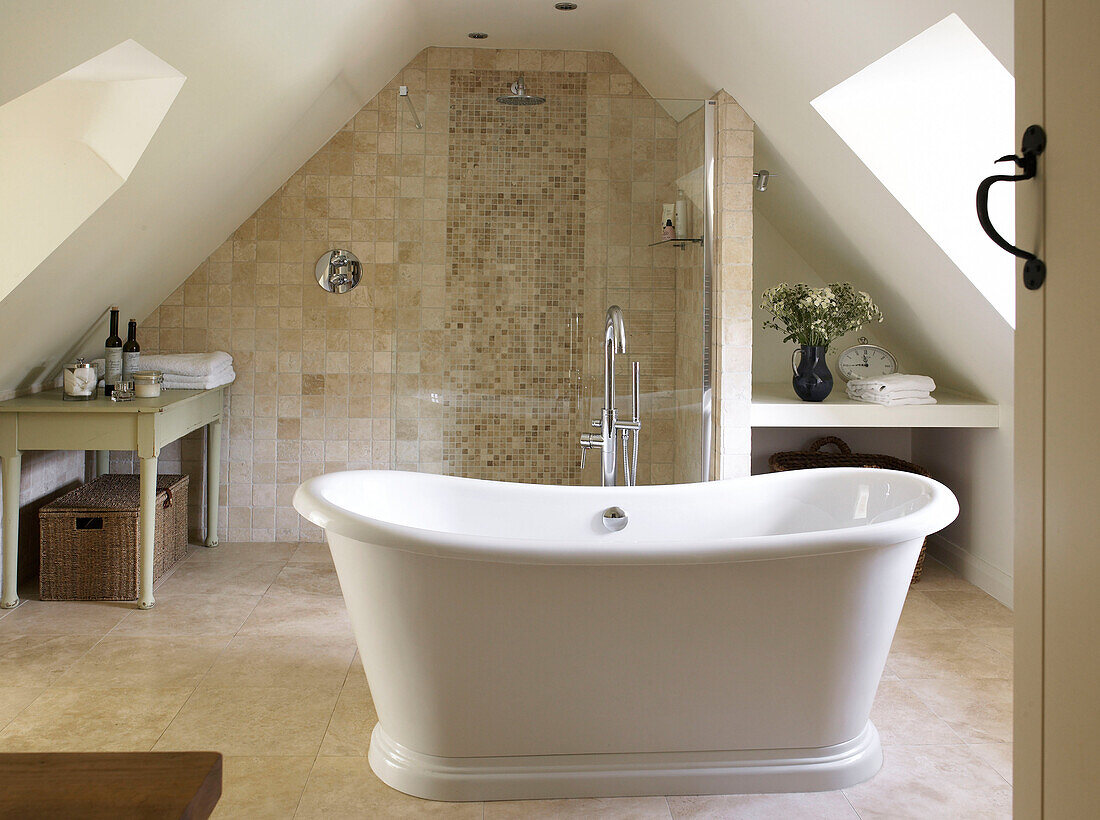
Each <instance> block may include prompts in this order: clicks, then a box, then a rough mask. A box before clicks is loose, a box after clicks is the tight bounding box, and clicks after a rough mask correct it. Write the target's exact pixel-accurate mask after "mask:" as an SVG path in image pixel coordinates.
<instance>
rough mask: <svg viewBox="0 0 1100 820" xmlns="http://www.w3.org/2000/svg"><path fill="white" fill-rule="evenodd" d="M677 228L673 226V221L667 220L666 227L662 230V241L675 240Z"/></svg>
mask: <svg viewBox="0 0 1100 820" xmlns="http://www.w3.org/2000/svg"><path fill="white" fill-rule="evenodd" d="M675 238H676V228H675V227H674V226H673V224H672V220H671V219H666V220H665V226H664V227H663V228H661V239H675Z"/></svg>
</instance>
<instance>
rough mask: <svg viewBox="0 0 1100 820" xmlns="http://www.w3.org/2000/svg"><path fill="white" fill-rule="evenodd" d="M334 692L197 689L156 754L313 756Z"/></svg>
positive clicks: (248, 688) (157, 747) (329, 714)
mask: <svg viewBox="0 0 1100 820" xmlns="http://www.w3.org/2000/svg"><path fill="white" fill-rule="evenodd" d="M336 696H337V692H335V691H332V692H331V693H329V692H320V691H314V692H302V691H301V690H298V689H276V688H259V687H254V686H236V687H220V686H219V687H212V686H205V685H200V686H199V688H198V689H196V690H195V691H194V693H193V694H192V696H191V697H190V698H189V699H188V701H187V703H186V704H184V706H183V708H182V709H180V711H179V714H178V715H176V717H175V719H174V720H173V721H172V723H171V724H170V725H169V726H168V728H167V729H165V731H164V734H163V735H161V738H160V740H159V741H158V742H157V745H156V750H157V751H189V750H201V749H216V750H217V751H219V752H221V753H222V754H224V755H244V756H250V755H313V754H316V753H317V750H318V749H319V748H320V747H321V739H322V738H323V737H324V734H325V728H326V727H327V726H328V721H329V717H330V716H331V715H332V709H333V706H335V704H336Z"/></svg>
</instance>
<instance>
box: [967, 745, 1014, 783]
mask: <svg viewBox="0 0 1100 820" xmlns="http://www.w3.org/2000/svg"><path fill="white" fill-rule="evenodd" d="M970 750H971V751H972V752H974V754H976V755H977V756H978V757H980V758H981V759H982V760H984V761H985V762H986V763H988V764H989V765H990V766H992V767H993V768H994V769H996V770H997V774H999V775H1000V776H1001V777H1003V778H1004V779H1005V780H1007V781H1008V782H1009V783H1011V782H1012V744H1011V743H975V744H973V745H971V746H970Z"/></svg>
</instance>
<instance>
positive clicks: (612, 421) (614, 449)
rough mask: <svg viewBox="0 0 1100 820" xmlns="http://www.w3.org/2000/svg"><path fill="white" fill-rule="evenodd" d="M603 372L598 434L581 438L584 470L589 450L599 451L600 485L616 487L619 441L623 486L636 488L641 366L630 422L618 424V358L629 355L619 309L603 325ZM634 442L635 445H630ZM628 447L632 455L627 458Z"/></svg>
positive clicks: (636, 373)
mask: <svg viewBox="0 0 1100 820" xmlns="http://www.w3.org/2000/svg"><path fill="white" fill-rule="evenodd" d="M603 345H604V365H603V366H604V371H603V409H602V410H601V411H600V417H599V418H598V419H594V420H593V421H592V426H593V427H595V428H597V429H598V430H599V431H600V432H598V433H582V434H581V469H582V470H583V469H584V456H585V453H587V452H588V451H589V450H591V449H594V448H599V449H600V462H601V465H600V466H601V483H602V484H603V486H605V487H614V486H615V485H616V484H617V483H618V467H619V464H618V437H619V436H620V435H621V436H622V444H623V483H624V484H626V485H627V486H628V487H633V486H634V484H635V483H636V481H637V478H638V433H639V431H640V430H641V426H642V425H641V419H640V418H639V403H638V402H639V386H640V385H639V369H638V362H633V363H632V364H631V376H632V379H631V386H630V404H631V419H630V421H619V417H618V413H617V412H616V410H615V356H616V355H617V354H619V353H626V330H625V328H624V326H623V311H622V308H620V307H619V306H618V305H612V306H611V307H609V308H608V309H607V317H606V322H605V323H604V340H603ZM631 439H632V441H631ZM628 443H631V444H632V446H631V447H630V448H629V449H630V450H632V451H633V455H632V456H631V457H630V458H628V457H627V451H628V447H627V445H628Z"/></svg>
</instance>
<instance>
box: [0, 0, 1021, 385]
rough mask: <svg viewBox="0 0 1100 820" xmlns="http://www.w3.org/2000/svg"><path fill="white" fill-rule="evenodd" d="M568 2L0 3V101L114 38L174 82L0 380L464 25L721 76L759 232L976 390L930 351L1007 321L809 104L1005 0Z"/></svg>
mask: <svg viewBox="0 0 1100 820" xmlns="http://www.w3.org/2000/svg"><path fill="white" fill-rule="evenodd" d="M580 6H581V7H580V9H578V10H577V11H574V12H568V13H562V12H557V11H555V10H554V9H553V2H552V0H463V2H457V1H456V0H311V2H308V3H301V2H290V0H284V1H283V2H272V1H271V0H251V2H244V1H241V2H232V3H227V2H224V0H220V1H219V2H214V0H191V2H187V3H179V2H166V1H165V0H129V2H116V3H110V4H106V3H94V4H89V3H78V2H74V1H72V0H70V2H42V0H6V2H5V3H4V4H3V6H2V7H0V104H2V103H4V102H7V101H9V100H11V99H14V98H15V97H17V96H19V95H21V94H23V93H25V92H26V91H28V90H29V89H31V88H34V87H36V86H37V85H39V84H41V83H43V82H45V81H47V80H49V79H51V78H53V77H56V76H57V75H59V74H61V73H63V72H64V71H67V70H68V69H70V68H72V67H73V66H74V65H78V64H79V63H81V62H83V61H84V60H86V59H88V58H90V57H92V56H94V55H96V54H99V53H101V52H103V51H105V50H107V49H108V48H110V47H112V46H114V45H116V44H118V43H119V42H121V41H123V40H126V39H131V38H132V39H134V40H137V41H138V42H140V43H141V44H142V45H143V46H144V47H146V48H147V49H149V50H150V51H152V52H153V53H154V54H156V55H157V56H159V57H160V58H161V59H163V60H165V61H166V62H168V63H170V64H171V65H172V66H174V67H176V68H177V69H178V70H179V71H180V72H181V73H182V74H184V75H186V77H187V78H188V79H187V83H186V84H185V86H184V87H183V89H182V90H181V92H180V94H179V96H178V97H177V99H176V102H175V104H174V105H173V106H172V109H171V110H170V111H169V112H168V115H167V117H166V118H165V120H164V122H163V124H162V125H161V127H160V129H159V130H158V132H157V134H156V135H155V136H154V138H153V140H152V142H151V143H150V145H149V148H148V150H147V151H146V153H145V155H144V156H143V158H142V160H141V162H139V163H138V165H137V167H136V168H135V169H134V172H133V174H132V175H131V177H130V179H129V180H128V181H127V183H126V184H125V185H123V186H122V188H121V189H120V190H119V191H118V192H117V193H116V194H115V195H114V196H113V197H111V199H110V200H108V201H107V202H106V203H105V204H104V205H103V206H102V207H101V208H100V209H99V210H98V211H97V212H96V213H95V214H93V215H92V217H91V218H89V219H88V220H87V221H86V222H85V223H84V224H83V225H82V226H81V227H80V228H79V229H77V230H76V231H75V232H74V233H73V234H72V235H71V236H70V237H69V238H68V240H66V241H65V242H64V243H62V245H61V246H60V247H59V248H58V249H57V250H56V251H55V252H54V253H53V254H52V255H51V256H50V257H49V258H47V259H46V260H45V261H44V262H43V263H42V264H41V265H40V266H39V267H38V268H37V269H36V270H35V271H34V272H33V273H32V274H31V275H30V276H28V277H27V279H26V280H24V282H23V283H22V284H21V285H20V286H19V287H18V288H17V289H16V290H15V291H13V292H12V293H11V294H10V295H9V296H8V297H7V298H6V299H4V300H3V302H0V349H3V350H4V351H5V352H6V354H7V355H5V356H4V357H0V390H6V389H11V388H15V387H19V386H25V385H28V384H30V383H32V382H33V381H35V380H36V379H39V378H41V377H42V374H43V373H44V372H47V371H48V370H50V369H51V368H52V367H54V366H55V365H56V364H57V363H58V362H59V361H60V359H61V358H62V357H65V356H66V354H68V353H69V352H70V351H71V350H72V348H73V347H74V345H77V343H78V342H79V340H80V339H81V337H82V336H84V335H85V334H86V333H88V332H89V331H90V335H89V336H88V338H89V339H91V340H92V341H91V342H90V343H89V344H90V347H94V346H95V345H96V344H97V343H98V338H99V335H102V334H101V333H99V329H98V328H97V327H93V326H94V325H95V323H96V322H97V320H98V317H99V316H100V315H101V312H102V310H103V308H104V307H106V306H107V305H108V304H111V303H113V302H119V303H121V304H122V305H123V311H124V313H125V314H127V315H133V316H135V317H137V318H142V317H143V316H144V315H146V314H147V313H148V312H150V311H151V310H152V309H153V308H155V307H156V306H157V305H158V304H159V303H160V302H161V300H162V299H163V298H164V297H165V296H166V295H167V294H168V293H170V292H171V291H172V290H173V289H174V288H175V287H176V286H177V285H178V284H179V283H180V282H182V281H183V279H184V278H186V276H187V275H188V274H189V273H190V272H191V271H192V270H193V269H194V267H195V266H196V265H197V264H198V263H199V262H201V261H202V259H204V258H205V257H206V256H207V255H208V254H209V253H210V252H211V250H213V249H214V248H215V247H216V246H217V245H218V244H219V243H220V242H221V241H222V240H223V239H224V238H225V237H226V236H227V235H228V234H229V233H230V232H232V231H233V230H234V229H235V228H236V227H237V225H239V224H240V223H241V222H242V221H243V220H244V219H245V218H246V217H247V216H248V215H249V214H250V213H251V212H252V211H253V210H254V209H255V208H256V207H258V206H259V205H260V204H261V203H262V202H263V201H264V200H265V199H266V198H267V197H268V196H269V195H270V194H271V193H272V192H273V191H274V190H275V189H276V188H277V187H278V186H279V185H280V184H281V183H282V182H283V181H284V180H285V179H286V178H287V177H289V176H290V174H291V173H293V171H295V170H296V169H297V168H298V167H299V166H300V165H301V164H302V162H304V161H305V160H306V159H308V158H309V157H310V156H311V155H312V154H313V153H314V152H315V151H316V150H317V148H319V147H320V146H321V145H322V144H323V143H324V142H325V141H326V140H327V139H328V138H329V137H330V136H331V135H332V134H333V133H334V132H335V131H336V130H337V129H339V128H340V127H341V126H342V125H343V124H344V122H346V121H347V120H348V119H349V118H350V117H351V116H352V114H354V113H355V111H356V110H358V108H359V107H360V106H361V105H362V104H363V103H365V102H366V101H367V100H369V99H370V97H371V96H373V95H374V94H375V93H376V92H377V91H378V90H379V89H380V88H381V87H382V86H383V85H385V83H386V82H387V81H388V80H389V78H390V77H391V76H393V74H394V73H396V71H397V70H398V69H399V68H400V67H401V66H402V65H404V64H405V63H406V62H407V61H408V60H409V59H411V58H412V57H413V56H414V55H415V54H416V53H417V52H418V51H419V50H420V49H422V48H424V47H426V46H429V45H437V46H449V45H456V46H457V45H463V46H467V45H470V44H471V41H470V40H468V39H467V38H466V33H467V32H468V31H472V30H482V31H486V32H488V33H489V34H490V39H489V40H487V41H485V43H484V44H485V46H486V47H495V48H564V49H584V50H588V49H598V50H606V51H611V52H613V53H615V54H616V56H618V57H619V59H620V60H622V61H623V63H624V64H625V65H626V66H627V67H628V68H629V69H630V70H631V71H632V72H633V73H634V74H635V76H637V77H638V78H639V80H641V81H642V82H643V83H644V84H645V85H646V86H647V88H648V89H649V91H650V92H651V93H652V94H653V95H654V96H658V97H674V96H682V97H699V96H709V95H710V94H712V93H713V92H714V91H715V90H716V89H719V88H725V89H726V90H727V91H729V92H730V93H731V94H732V95H733V96H735V97H736V98H737V99H738V100H739V101H740V102H741V104H742V105H743V106H744V107H745V108H746V110H747V111H748V112H749V113H750V114H751V116H752V117H753V118H754V119H755V120H756V123H757V128H758V143H757V144H758V160H757V164H758V166H760V167H768V168H770V169H771V170H773V171H778V172H780V173H782V174H783V176H782V177H781V178H780V179H778V180H776V182H775V183H773V185H772V186H771V187H770V188H769V190H768V192H767V193H766V194H764V195H763V197H764V198H763V199H762V200H761V203H760V206H761V208H762V209H764V211H765V213H766V214H767V216H768V218H769V219H770V220H771V222H772V223H773V224H774V225H775V226H776V228H777V229H778V230H779V231H780V232H781V233H782V234H783V235H784V237H785V238H786V239H787V240H788V241H789V242H790V243H791V245H792V246H793V247H794V248H795V249H796V250H797V251H798V252H799V253H800V254H801V255H802V256H803V257H804V258H806V259H807V260H808V261H811V262H812V264H813V265H814V267H815V268H816V269H817V270H818V271H819V272H820V273H821V274H822V275H823V276H824V277H825V278H827V279H832V278H845V279H853V280H856V281H858V282H859V283H860V285H861V287H864V289H867V290H871V291H872V292H874V293H875V295H876V297H878V298H879V299H881V301H882V302H883V305H884V308H885V310H886V311H887V313H888V314H889V317H890V329H889V331H888V333H892V334H894V335H895V336H896V337H897V338H898V340H899V343H901V344H903V346H904V347H906V348H908V349H910V350H911V351H913V352H917V351H920V352H921V356H922V358H924V359H925V361H922V362H921V364H924V363H925V362H926V361H930V362H934V363H937V364H938V365H940V366H941V368H946V369H947V374H948V375H949V379H954V380H955V381H956V382H957V383H958V384H959V385H960V386H963V387H970V388H972V389H975V390H979V391H986V392H988V391H987V385H986V384H984V383H983V382H984V381H985V380H986V379H985V377H983V376H982V374H981V372H980V371H979V369H978V368H976V367H969V366H964V365H959V366H951V365H950V363H951V362H953V361H955V358H954V357H953V356H952V355H951V351H952V349H953V348H954V347H955V346H960V345H961V346H965V345H972V344H973V345H979V344H981V345H997V346H1003V347H1004V349H1011V332H1010V331H1009V329H1008V327H1007V325H1005V324H1004V323H1003V321H1002V320H1000V317H999V316H997V315H996V312H995V311H993V309H992V308H991V307H990V306H989V305H988V304H987V303H986V302H985V300H984V299H983V298H982V297H981V296H980V295H979V294H978V293H977V291H976V290H974V288H973V287H972V286H971V285H970V284H969V282H968V281H967V280H966V279H965V277H963V276H962V275H961V273H960V272H959V271H958V270H957V269H956V268H955V267H954V265H953V264H952V263H951V262H950V260H948V259H947V257H946V256H945V255H944V254H943V252H942V251H940V250H939V248H938V247H937V246H936V245H935V243H934V242H933V241H932V240H931V239H930V238H929V237H928V236H927V235H926V234H924V232H923V231H922V230H921V229H920V228H919V226H917V225H916V223H915V222H914V221H913V220H912V218H911V217H910V216H909V215H908V214H907V213H906V212H905V211H904V210H903V209H902V208H901V206H900V205H898V203H897V202H896V201H894V199H893V197H891V196H890V194H889V193H888V192H887V191H886V190H885V188H883V186H882V185H881V184H880V183H878V181H877V180H876V179H875V178H874V176H873V175H872V174H871V173H870V172H869V171H868V170H867V169H866V168H865V167H864V166H863V165H862V164H861V163H860V162H859V161H858V160H857V159H856V158H855V156H854V155H853V154H852V153H851V151H850V150H849V149H848V148H847V146H845V145H844V144H843V143H842V142H841V141H840V139H839V138H838V137H837V136H836V134H835V133H833V131H832V130H831V129H830V128H829V127H828V126H827V125H826V124H825V123H824V122H823V121H822V120H821V119H820V117H819V116H818V115H817V114H816V112H815V111H814V110H813V109H812V108H811V107H810V104H809V103H810V100H812V99H813V98H814V97H816V96H817V95H818V94H820V93H821V92H823V91H825V90H827V89H828V88H831V87H832V86H833V85H835V84H836V83H838V82H840V81H841V80H843V79H845V78H847V77H848V76H850V75H851V74H853V73H855V72H856V71H858V70H860V69H861V68H863V67H864V66H866V65H867V64H868V63H870V62H872V61H873V60H875V59H877V58H878V57H881V56H882V55H883V54H885V53H886V52H888V51H890V50H891V49H893V48H894V47H896V46H897V45H899V44H900V43H902V42H904V41H905V40H907V39H908V38H910V37H912V36H913V35H915V34H917V33H918V32H920V31H922V30H924V29H925V28H927V27H928V26H930V25H932V24H933V23H935V22H937V21H938V20H940V19H942V18H943V17H945V16H946V15H947V14H949V13H951V12H957V13H958V14H959V15H960V16H961V17H962V18H963V20H964V21H965V22H966V23H967V24H968V25H969V26H970V27H971V28H972V29H973V30H974V31H975V33H976V34H977V35H978V36H979V37H980V38H981V39H982V40H983V41H984V42H985V43H986V44H987V45H988V46H989V47H990V49H991V50H992V51H993V52H994V54H995V55H997V57H998V58H999V59H1001V60H1002V62H1004V64H1005V65H1006V66H1009V67H1011V62H1012V60H1011V49H1012V3H1011V0H965V1H964V2H955V3H948V2H942V1H941V0H923V1H922V2H920V3H883V2H881V0H819V2H808V0H769V2H760V0H723V1H721V2H720V1H719V0H709V1H708V0H680V1H679V2H677V3H668V2H655V1H654V0H580ZM928 127H929V152H928V155H927V157H923V158H915V160H914V161H921V162H926V163H927V164H928V168H929V173H934V172H935V152H936V151H937V150H950V124H943V123H929V125H928ZM1011 149H1012V146H1010V145H1009V146H1006V147H1005V152H1006V153H1007V152H1008V151H1009V150H1011ZM991 159H992V158H991ZM0 207H12V205H11V204H9V203H4V204H2V205H0ZM994 320H995V321H994ZM998 323H999V324H998ZM97 334H99V335H97ZM925 352H926V353H925Z"/></svg>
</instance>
